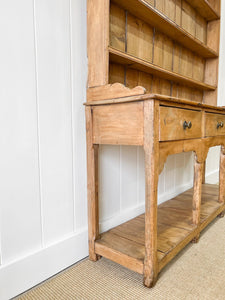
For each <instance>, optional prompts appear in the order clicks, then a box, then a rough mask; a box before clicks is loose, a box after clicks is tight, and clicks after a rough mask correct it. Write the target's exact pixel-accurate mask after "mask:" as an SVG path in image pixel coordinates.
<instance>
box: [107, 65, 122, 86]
mask: <svg viewBox="0 0 225 300" xmlns="http://www.w3.org/2000/svg"><path fill="white" fill-rule="evenodd" d="M116 82H119V83H122V84H125V67H124V66H122V65H119V64H113V63H110V64H109V83H111V84H112V83H116Z"/></svg>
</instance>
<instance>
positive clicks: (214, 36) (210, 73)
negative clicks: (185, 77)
mask: <svg viewBox="0 0 225 300" xmlns="http://www.w3.org/2000/svg"><path fill="white" fill-rule="evenodd" d="M219 43H220V20H216V21H211V22H208V28H207V45H208V46H209V47H211V48H212V49H214V50H215V51H217V52H219ZM218 64H219V58H214V59H207V60H206V65H205V82H206V83H209V84H211V85H215V86H217V83H218ZM204 103H206V104H211V105H217V89H216V90H215V91H213V92H208V91H205V93H204Z"/></svg>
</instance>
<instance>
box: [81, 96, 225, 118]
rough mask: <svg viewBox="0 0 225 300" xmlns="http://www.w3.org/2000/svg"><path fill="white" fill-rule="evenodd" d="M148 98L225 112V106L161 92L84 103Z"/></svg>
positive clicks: (126, 101) (119, 101)
mask: <svg viewBox="0 0 225 300" xmlns="http://www.w3.org/2000/svg"><path fill="white" fill-rule="evenodd" d="M146 100H159V101H160V102H161V103H162V104H165V105H166V104H168V105H170V104H175V103H177V105H184V106H185V105H188V106H190V107H193V109H196V108H198V109H209V110H214V111H215V110H216V111H218V112H220V113H224V114H225V107H223V106H213V105H209V104H204V103H200V102H195V101H191V100H187V99H181V98H176V97H170V96H166V95H161V94H144V95H137V96H129V97H121V98H114V99H107V100H99V101H90V102H86V103H84V105H86V106H98V105H112V104H119V103H129V102H138V101H146Z"/></svg>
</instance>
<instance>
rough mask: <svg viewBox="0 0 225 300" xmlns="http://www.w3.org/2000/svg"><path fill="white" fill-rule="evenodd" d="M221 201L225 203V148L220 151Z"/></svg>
mask: <svg viewBox="0 0 225 300" xmlns="http://www.w3.org/2000/svg"><path fill="white" fill-rule="evenodd" d="M219 180H220V182H219V203H222V204H224V203H225V149H224V147H223V146H221V151H220V175H219Z"/></svg>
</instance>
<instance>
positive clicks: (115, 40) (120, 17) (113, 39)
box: [109, 3, 126, 52]
mask: <svg viewBox="0 0 225 300" xmlns="http://www.w3.org/2000/svg"><path fill="white" fill-rule="evenodd" d="M109 30H110V34H109V37H110V40H109V44H110V46H112V47H114V48H116V49H118V50H121V51H123V52H125V36H126V33H125V31H126V14H125V11H124V10H123V9H122V8H120V7H118V6H116V5H115V4H113V3H111V4H110V25H109Z"/></svg>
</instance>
